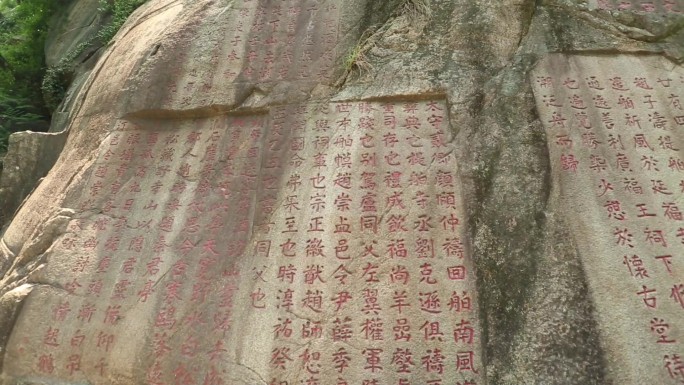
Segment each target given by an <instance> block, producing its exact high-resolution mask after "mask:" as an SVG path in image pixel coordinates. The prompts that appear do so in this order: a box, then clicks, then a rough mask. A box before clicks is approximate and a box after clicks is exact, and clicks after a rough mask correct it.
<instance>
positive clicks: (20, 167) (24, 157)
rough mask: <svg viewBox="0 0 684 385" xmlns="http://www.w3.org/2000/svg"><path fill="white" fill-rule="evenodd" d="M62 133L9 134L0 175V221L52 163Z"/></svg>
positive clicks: (6, 218)
mask: <svg viewBox="0 0 684 385" xmlns="http://www.w3.org/2000/svg"><path fill="white" fill-rule="evenodd" d="M65 141H66V135H65V134H63V133H61V134H48V133H41V132H31V131H24V132H17V133H14V134H12V135H11V136H10V140H9V149H8V152H7V154H6V155H5V157H4V160H3V170H2V178H0V224H1V225H3V226H4V225H5V224H6V223H8V222H9V220H10V219H12V216H13V215H14V212H15V211H16V210H17V209H18V208H19V206H20V205H21V203H22V202H23V200H24V199H25V198H26V197H27V196H28V195H29V194H30V193H31V191H33V189H34V188H35V186H36V183H37V181H38V180H39V179H40V178H43V177H44V176H45V175H46V174H47V173H48V171H50V168H51V167H52V165H54V164H55V161H57V158H58V157H59V154H60V153H61V151H62V148H63V147H64V142H65Z"/></svg>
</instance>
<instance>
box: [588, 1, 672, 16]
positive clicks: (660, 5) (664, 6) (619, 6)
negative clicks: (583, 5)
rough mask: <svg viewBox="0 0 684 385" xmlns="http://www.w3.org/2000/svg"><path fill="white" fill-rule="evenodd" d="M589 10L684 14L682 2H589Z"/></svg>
mask: <svg viewBox="0 0 684 385" xmlns="http://www.w3.org/2000/svg"><path fill="white" fill-rule="evenodd" d="M588 4H589V8H591V9H603V10H607V11H632V12H639V13H665V14H668V13H677V14H681V13H684V1H682V0H589V2H588Z"/></svg>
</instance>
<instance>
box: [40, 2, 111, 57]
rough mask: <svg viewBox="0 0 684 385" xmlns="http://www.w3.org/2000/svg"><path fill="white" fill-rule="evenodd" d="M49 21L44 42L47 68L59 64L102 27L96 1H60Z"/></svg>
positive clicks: (98, 5)
mask: <svg viewBox="0 0 684 385" xmlns="http://www.w3.org/2000/svg"><path fill="white" fill-rule="evenodd" d="M62 3H66V6H62V7H60V9H59V10H58V11H57V13H56V14H55V15H54V16H53V18H52V20H51V21H50V34H49V35H48V38H47V41H46V42H45V62H46V63H47V65H49V66H54V65H56V64H58V63H59V61H60V60H62V59H63V58H64V57H65V56H66V55H67V54H69V53H70V52H73V51H74V50H76V49H77V47H78V46H79V45H81V44H85V43H86V42H87V41H89V40H91V39H92V38H93V36H94V35H96V34H97V33H98V31H99V29H100V28H101V27H102V24H101V23H102V20H100V19H101V17H100V13H99V12H98V8H99V7H100V2H99V1H98V0H81V1H62Z"/></svg>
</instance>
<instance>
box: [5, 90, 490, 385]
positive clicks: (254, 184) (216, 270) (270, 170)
mask: <svg viewBox="0 0 684 385" xmlns="http://www.w3.org/2000/svg"><path fill="white" fill-rule="evenodd" d="M451 139H452V138H451V133H450V128H449V123H448V121H447V114H446V105H445V102H444V100H417V101H401V102H353V103H332V104H327V103H326V104H319V105H303V106H295V105H292V106H282V107H274V108H273V110H272V111H271V112H270V113H269V115H263V116H258V115H257V116H232V117H217V118H210V119H198V120H187V121H184V122H178V121H154V122H136V123H133V122H122V123H121V124H120V126H119V130H118V131H115V132H112V133H111V135H110V136H109V137H108V138H107V140H106V141H105V142H104V143H103V144H102V146H101V152H100V157H99V159H98V160H97V162H96V164H95V165H94V166H93V167H92V171H91V175H90V180H89V182H88V186H87V190H86V194H85V195H86V196H85V197H84V198H83V200H82V201H81V202H80V207H79V209H80V210H81V212H82V214H80V215H79V218H77V219H75V220H73V221H72V222H71V223H70V225H69V229H68V230H69V231H68V233H67V234H65V235H64V236H63V237H62V238H61V239H59V241H58V242H57V244H56V245H55V246H54V247H53V249H52V250H50V251H49V255H50V257H49V260H50V263H48V268H47V272H46V273H45V274H44V277H43V279H42V280H43V281H44V282H51V285H45V286H41V287H39V288H38V289H37V290H36V291H35V292H34V294H32V295H31V297H30V298H29V300H28V302H27V304H26V307H25V309H24V311H23V312H22V319H20V320H19V322H18V323H17V327H16V329H15V331H14V333H13V335H12V341H11V342H10V344H9V346H10V351H9V352H8V354H9V355H10V357H12V359H10V360H8V361H7V362H9V364H8V368H7V372H8V373H10V374H11V375H13V376H16V377H28V378H40V377H51V378H60V379H64V380H65V381H72V382H74V381H85V380H90V381H93V382H94V383H116V384H130V383H147V384H154V385H157V384H159V385H161V384H179V385H181V384H182V385H185V384H207V385H208V384H277V385H295V384H296V385H300V384H307V385H308V384H326V385H342V384H368V385H370V384H378V385H385V384H387V385H390V384H392V385H394V384H401V385H410V384H412V385H423V384H432V385H437V384H444V385H446V384H459V385H466V384H468V385H475V384H478V383H482V382H481V372H480V370H481V369H482V365H483V363H482V359H481V350H480V348H479V346H480V344H481V341H480V329H479V326H478V325H479V322H478V318H477V315H476V310H475V309H476V298H475V288H474V273H473V271H472V268H473V266H472V262H471V260H470V258H469V253H468V249H467V242H466V240H465V238H464V237H465V230H464V228H465V226H464V223H463V208H462V207H461V204H462V203H461V202H462V199H461V195H460V194H461V191H460V187H459V179H458V167H457V164H456V163H455V157H454V155H453V154H452V151H453V147H452V144H451ZM39 314H42V315H44V316H43V317H42V318H40V319H41V320H42V321H41V322H40V323H39V324H36V323H35V322H29V320H34V319H38V318H39V317H38V316H37V315H39ZM141 320H143V321H141ZM144 320H147V321H144ZM141 362H144V364H141Z"/></svg>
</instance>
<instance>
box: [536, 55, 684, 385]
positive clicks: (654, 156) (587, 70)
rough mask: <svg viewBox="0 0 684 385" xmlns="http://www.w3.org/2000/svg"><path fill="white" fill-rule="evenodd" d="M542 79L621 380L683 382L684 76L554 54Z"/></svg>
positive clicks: (539, 94)
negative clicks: (683, 152) (683, 103)
mask: <svg viewBox="0 0 684 385" xmlns="http://www.w3.org/2000/svg"><path fill="white" fill-rule="evenodd" d="M531 80H532V82H533V85H534V92H535V98H536V101H537V108H538V110H539V111H540V118H541V120H542V122H543V123H544V126H545V128H546V132H547V138H548V143H549V148H550V153H551V160H552V169H553V170H554V179H555V181H556V183H558V185H559V186H560V197H561V200H562V203H561V204H562V206H563V207H565V208H566V209H567V214H568V217H569V220H568V222H569V223H570V225H571V232H572V234H573V235H574V237H575V239H576V242H577V243H578V245H579V248H580V253H581V254H582V258H583V261H584V264H585V266H586V270H587V274H588V276H589V278H590V287H591V289H592V290H591V291H592V294H593V298H592V300H593V301H594V302H595V303H596V305H597V310H598V314H597V317H598V319H599V321H600V328H601V331H602V335H603V337H604V338H605V340H604V342H605V344H604V345H605V347H606V349H607V350H608V352H609V355H610V356H611V357H610V358H611V360H613V361H614V362H616V365H617V367H616V369H617V371H618V372H619V373H614V374H615V375H616V376H621V377H622V378H620V380H622V381H625V382H626V383H642V382H643V381H644V380H646V379H648V380H649V381H652V382H653V383H659V384H680V383H683V382H684V365H683V364H682V358H683V357H684V354H683V353H684V348H683V347H682V343H683V342H684V322H683V321H682V320H684V260H683V259H682V256H683V255H684V228H683V225H684V223H683V222H682V212H681V208H682V207H683V205H684V201H683V199H682V196H683V194H682V193H683V192H684V160H683V158H682V147H683V146H684V134H683V132H684V131H683V130H684V107H683V105H682V101H683V100H684V95H683V94H682V89H684V71H682V69H681V67H676V66H674V65H673V64H671V63H669V62H667V60H665V59H663V58H658V57H648V56H644V57H631V56H616V57H608V56H606V57H591V56H562V55H554V56H550V57H548V58H547V59H545V60H544V61H543V62H542V63H541V64H540V65H539V66H538V67H537V68H536V69H535V71H534V74H533V77H532V79H531ZM635 357H638V359H637V358H635Z"/></svg>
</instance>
